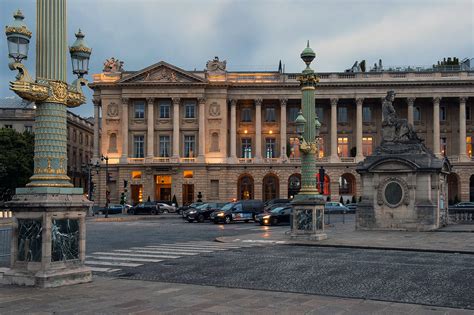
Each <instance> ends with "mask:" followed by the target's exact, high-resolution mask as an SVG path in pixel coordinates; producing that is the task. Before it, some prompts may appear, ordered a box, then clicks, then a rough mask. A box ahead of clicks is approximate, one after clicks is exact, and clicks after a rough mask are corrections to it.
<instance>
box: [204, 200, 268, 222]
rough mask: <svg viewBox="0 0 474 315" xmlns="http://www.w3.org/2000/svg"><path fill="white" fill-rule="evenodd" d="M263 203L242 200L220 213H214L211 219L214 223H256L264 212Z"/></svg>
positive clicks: (231, 203)
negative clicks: (251, 221)
mask: <svg viewBox="0 0 474 315" xmlns="http://www.w3.org/2000/svg"><path fill="white" fill-rule="evenodd" d="M263 206H264V204H263V202H262V201H261V200H241V201H237V202H229V203H228V204H226V205H225V206H224V207H222V209H220V210H219V211H214V212H213V213H212V214H211V216H210V219H211V220H212V221H213V222H214V223H219V222H224V223H231V222H233V221H244V222H249V221H250V220H254V221H255V217H256V216H257V215H258V214H259V213H262V212H263Z"/></svg>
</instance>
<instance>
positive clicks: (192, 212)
mask: <svg viewBox="0 0 474 315" xmlns="http://www.w3.org/2000/svg"><path fill="white" fill-rule="evenodd" d="M195 213H196V211H189V212H188V214H195Z"/></svg>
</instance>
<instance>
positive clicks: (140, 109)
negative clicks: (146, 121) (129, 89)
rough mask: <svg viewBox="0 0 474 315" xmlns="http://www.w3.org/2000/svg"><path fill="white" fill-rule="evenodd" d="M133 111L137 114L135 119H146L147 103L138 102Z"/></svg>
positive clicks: (135, 103)
mask: <svg viewBox="0 0 474 315" xmlns="http://www.w3.org/2000/svg"><path fill="white" fill-rule="evenodd" d="M133 110H134V112H135V115H134V117H135V118H138V119H141V118H145V102H143V101H136V102H134V104H133Z"/></svg>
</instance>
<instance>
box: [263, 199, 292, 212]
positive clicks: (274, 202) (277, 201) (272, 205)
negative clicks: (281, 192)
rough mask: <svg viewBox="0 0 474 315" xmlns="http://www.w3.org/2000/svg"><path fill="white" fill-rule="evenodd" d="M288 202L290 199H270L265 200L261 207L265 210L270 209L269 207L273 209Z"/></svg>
mask: <svg viewBox="0 0 474 315" xmlns="http://www.w3.org/2000/svg"><path fill="white" fill-rule="evenodd" d="M289 203H290V199H271V200H267V201H265V205H264V207H263V208H264V210H265V211H270V210H271V209H275V207H277V206H278V205H280V206H283V205H287V204H289Z"/></svg>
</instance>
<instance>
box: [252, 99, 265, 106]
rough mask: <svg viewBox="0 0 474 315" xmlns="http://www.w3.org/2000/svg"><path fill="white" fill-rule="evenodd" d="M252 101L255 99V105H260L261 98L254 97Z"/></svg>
mask: <svg viewBox="0 0 474 315" xmlns="http://www.w3.org/2000/svg"><path fill="white" fill-rule="evenodd" d="M254 101H255V106H262V103H263V99H261V98H256V99H255V100H254Z"/></svg>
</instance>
